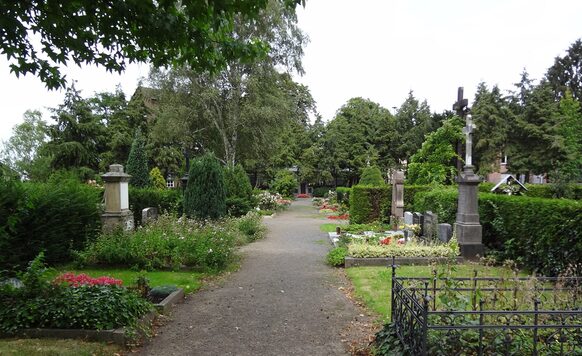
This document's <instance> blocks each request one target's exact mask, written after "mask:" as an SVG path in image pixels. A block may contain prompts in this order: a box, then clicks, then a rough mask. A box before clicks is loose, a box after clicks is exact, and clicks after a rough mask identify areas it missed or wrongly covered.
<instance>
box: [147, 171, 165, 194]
mask: <svg viewBox="0 0 582 356" xmlns="http://www.w3.org/2000/svg"><path fill="white" fill-rule="evenodd" d="M150 182H151V184H152V188H154V189H160V190H162V189H167V187H166V180H165V179H164V176H163V175H162V172H160V169H159V168H158V167H154V168H152V170H151V171H150Z"/></svg>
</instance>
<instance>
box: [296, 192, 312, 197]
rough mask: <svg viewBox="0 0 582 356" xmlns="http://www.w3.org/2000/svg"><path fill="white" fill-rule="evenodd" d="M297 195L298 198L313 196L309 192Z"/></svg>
mask: <svg viewBox="0 0 582 356" xmlns="http://www.w3.org/2000/svg"><path fill="white" fill-rule="evenodd" d="M296 197H297V198H311V196H310V195H309V194H305V193H302V194H297V195H296Z"/></svg>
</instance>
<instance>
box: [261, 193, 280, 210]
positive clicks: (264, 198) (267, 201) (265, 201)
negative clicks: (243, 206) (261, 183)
mask: <svg viewBox="0 0 582 356" xmlns="http://www.w3.org/2000/svg"><path fill="white" fill-rule="evenodd" d="M257 198H258V200H259V209H261V210H275V209H277V200H278V199H281V196H280V195H279V194H271V193H269V192H262V193H260V194H259V195H258V196H257Z"/></svg>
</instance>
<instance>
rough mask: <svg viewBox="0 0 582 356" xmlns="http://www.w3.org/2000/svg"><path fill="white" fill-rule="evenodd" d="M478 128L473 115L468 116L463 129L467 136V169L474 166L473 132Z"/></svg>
mask: <svg viewBox="0 0 582 356" xmlns="http://www.w3.org/2000/svg"><path fill="white" fill-rule="evenodd" d="M476 127H477V126H475V124H474V123H473V120H472V118H471V115H470V114H469V115H467V116H466V126H465V127H463V133H464V134H465V136H466V138H465V167H467V166H472V165H473V130H475V128H476Z"/></svg>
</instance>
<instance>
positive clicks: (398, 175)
mask: <svg viewBox="0 0 582 356" xmlns="http://www.w3.org/2000/svg"><path fill="white" fill-rule="evenodd" d="M391 215H392V216H394V217H396V218H397V219H400V220H402V218H403V217H404V172H402V171H396V172H394V173H393V174H392V209H391Z"/></svg>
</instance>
